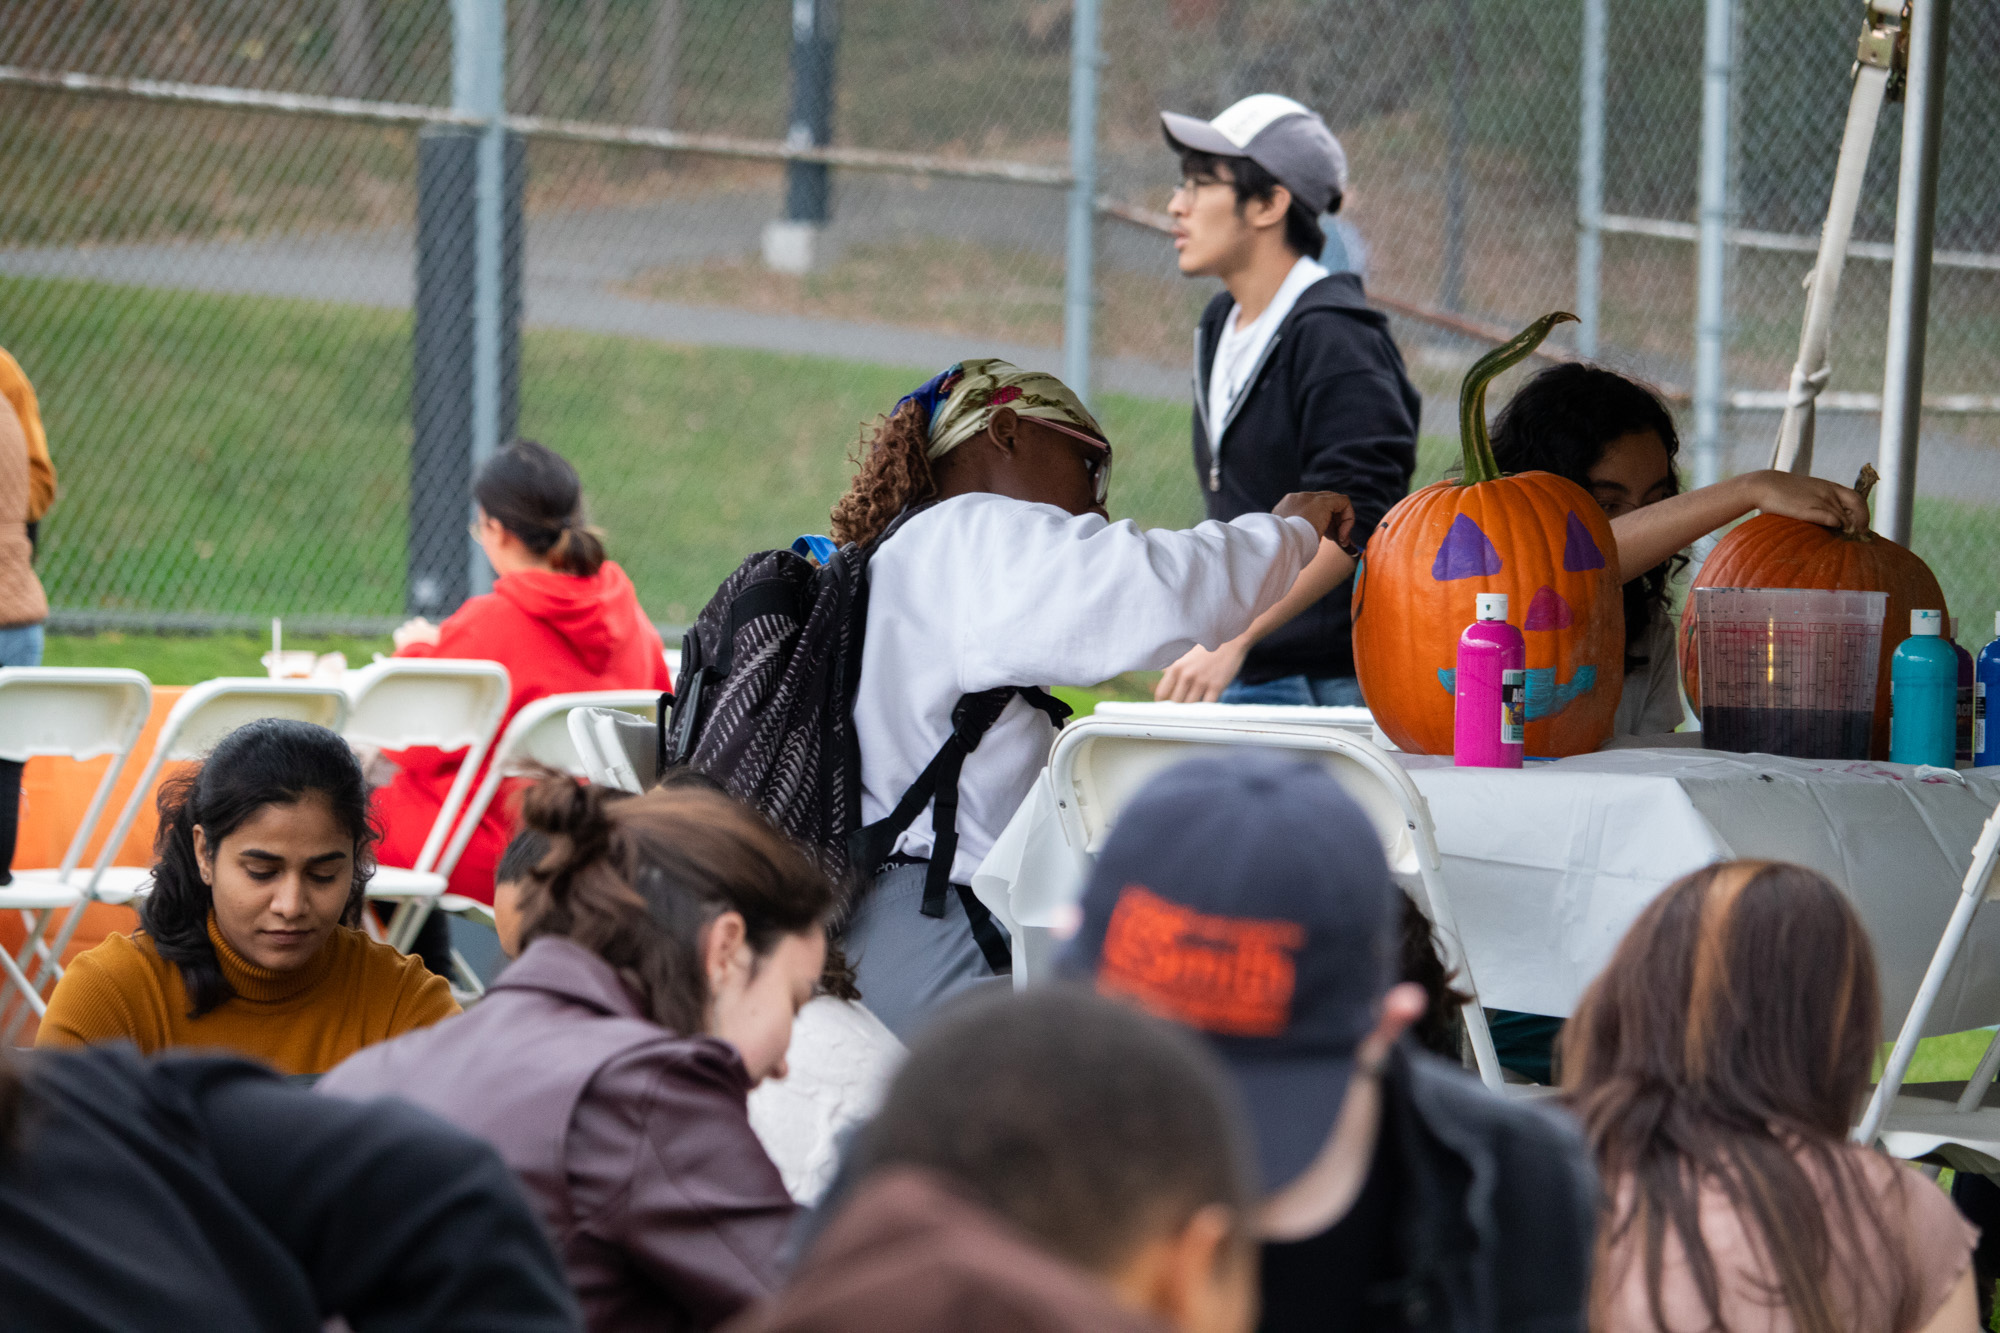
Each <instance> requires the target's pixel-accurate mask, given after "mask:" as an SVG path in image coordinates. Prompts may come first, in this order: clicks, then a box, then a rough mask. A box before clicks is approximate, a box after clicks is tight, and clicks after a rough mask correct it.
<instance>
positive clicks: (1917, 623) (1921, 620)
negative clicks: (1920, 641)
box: [1910, 611, 1944, 634]
mask: <svg viewBox="0 0 2000 1333" xmlns="http://www.w3.org/2000/svg"><path fill="white" fill-rule="evenodd" d="M1910 633H1912V634H1942V633H1944V612H1942V611H1912V612H1910Z"/></svg>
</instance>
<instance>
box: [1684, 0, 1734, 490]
mask: <svg viewBox="0 0 2000 1333" xmlns="http://www.w3.org/2000/svg"><path fill="white" fill-rule="evenodd" d="M1706 17H1707V21H1706V23H1705V25H1704V29H1703V36H1702V54H1701V166H1700V178H1699V179H1700V217H1699V223H1698V229H1697V235H1696V242H1695V244H1696V256H1695V315H1694V484H1695V485H1696V486H1708V485H1712V484H1714V483H1715V482H1717V481H1720V480H1721V479H1722V401H1723V394H1724V392H1725V389H1724V385H1723V378H1722V377H1723V367H1722V352H1723V339H1724V338H1725V336H1726V335H1727V332H1728V329H1727V318H1728V313H1727V310H1726V299H1727V287H1726V282H1727V276H1728V262H1729V253H1728V248H1727V247H1728V227H1729V205H1730V200H1729V79H1730V73H1731V69H1732V66H1733V64H1734V61H1735V52H1734V51H1733V50H1732V49H1731V48H1732V45H1733V42H1732V39H1733V38H1734V36H1735V19H1736V16H1735V4H1734V0H1708V4H1707V16H1706Z"/></svg>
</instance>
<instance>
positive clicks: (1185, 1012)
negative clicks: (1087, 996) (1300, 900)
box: [1097, 884, 1306, 1037]
mask: <svg viewBox="0 0 2000 1333" xmlns="http://www.w3.org/2000/svg"><path fill="white" fill-rule="evenodd" d="M1305 942H1306V931H1305V927H1304V926H1301V925H1299V924H1298V923H1297V922H1295V921H1256V920H1250V919H1247V918H1244V917H1233V916H1209V915H1207V914H1206V913H1203V912H1197V911H1195V910H1194V909H1193V908H1191V907H1182V906H1181V905H1180V904H1179V903H1171V902H1168V901H1167V900H1166V899H1165V898H1162V897H1160V896H1159V895H1158V894H1156V893H1153V892H1151V891H1150V890H1148V889H1146V888H1144V887H1142V886H1140V885H1137V884H1128V885H1126V886H1125V891H1124V892H1123V893H1122V894H1120V895H1119V898H1118V906H1117V907H1115V908H1113V909H1112V912H1111V922H1110V924H1109V925H1108V926H1107V927H1106V928H1105V932H1104V953H1103V959H1102V961H1101V962H1100V963H1099V965H1098V969H1097V988H1098V989H1099V990H1101V991H1103V992H1104V993H1105V994H1107V995H1127V996H1130V997H1131V998H1132V999H1134V1000H1137V1001H1138V1002H1139V1003H1140V1004H1142V1005H1144V1006H1145V1007H1146V1008H1147V1009H1149V1010H1151V1011H1152V1012H1153V1013H1155V1014H1158V1015H1159V1016H1160V1017H1162V1018H1171V1019H1174V1020H1176V1021H1177V1022H1181V1023H1185V1024H1187V1025H1188V1026H1189V1027H1195V1028H1200V1029H1201V1030H1202V1031H1204V1032H1214V1033H1218V1034H1220V1035H1222V1036H1227V1037H1275V1036H1277V1035H1278V1034H1279V1033H1281V1032H1283V1031H1284V1030H1285V1023H1286V1022H1287V1020H1288V1019H1289V1018H1290V1017H1291V1011H1292V988H1293V986H1294V985H1295V984H1296V983H1297V980H1298V975H1297V967H1296V965H1295V964H1294V962H1293V959H1292V955H1293V954H1295V953H1297V952H1298V951H1299V949H1300V948H1302V947H1303V946H1304V945H1305Z"/></svg>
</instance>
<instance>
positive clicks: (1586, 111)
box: [1576, 0, 1605, 356]
mask: <svg viewBox="0 0 2000 1333" xmlns="http://www.w3.org/2000/svg"><path fill="white" fill-rule="evenodd" d="M1604 3H1605V0H1583V38H1582V47H1583V51H1582V55H1583V58H1582V60H1581V62H1580V67H1581V69H1580V73H1579V75H1578V86H1577V104H1578V106H1579V107H1580V108H1581V113H1580V121H1579V124H1578V125H1577V136H1576V318H1577V325H1576V350H1577V351H1578V352H1580V353H1582V354H1583V355H1584V356H1596V355H1597V309H1598V291H1599V283H1600V281H1601V280H1602V274H1603V266H1604V232H1603V218H1604Z"/></svg>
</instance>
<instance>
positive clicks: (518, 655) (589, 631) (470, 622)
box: [375, 440, 673, 953]
mask: <svg viewBox="0 0 2000 1333" xmlns="http://www.w3.org/2000/svg"><path fill="white" fill-rule="evenodd" d="M472 494H473V498H474V499H475V500H476V501H477V502H478V505H479V519H478V521H477V522H476V523H474V524H473V535H474V536H475V537H477V538H478V540H479V548H480V549H481V550H482V551H484V552H486V559H487V560H488V561H489V562H490V563H491V564H492V566H493V573H494V575H495V577H494V580H493V591H492V592H490V593H486V594H484V595H482V596H479V597H473V598H469V599H468V600H467V601H466V602H465V604H464V605H463V606H461V607H459V608H458V610H457V611H454V612H453V613H452V614H451V616H450V617H449V618H447V619H446V620H445V622H444V624H442V625H433V624H431V623H430V622H429V621H428V620H424V619H423V618H421V617H419V618H417V619H414V620H411V621H408V622H407V623H405V624H404V625H403V626H402V628H400V629H398V630H397V631H396V655H397V656H398V657H470V658H483V659H487V660H490V661H494V662H498V663H500V664H501V665H502V666H505V667H506V668H507V674H508V676H509V677H511V678H512V680H513V697H512V698H510V699H509V700H508V701H507V716H506V718H505V719H503V720H502V722H501V727H502V729H503V730H504V729H505V727H506V724H507V722H509V721H512V720H513V717H514V714H516V713H518V712H520V711H521V709H522V708H523V707H525V706H526V705H528V704H530V703H533V702H534V701H535V700H537V699H541V698H546V697H547V696H549V695H551V694H567V693H570V692H572V691H576V690H662V691H664V690H670V689H672V688H673V679H672V676H671V675H670V674H669V672H668V670H667V660H666V655H665V650H664V648H663V646H662V645H661V643H660V635H659V631H657V630H655V629H654V628H653V622H652V621H650V620H648V619H647V618H646V613H645V611H644V610H643V609H642V608H641V607H640V605H639V597H638V594H637V593H635V592H634V591H633V590H632V580H631V579H629V578H627V577H626V576H625V571H624V570H622V569H620V568H619V567H618V565H617V563H616V562H615V561H611V560H607V559H605V558H604V545H603V542H602V541H601V540H600V534H599V533H598V532H597V530H596V529H594V528H592V527H590V526H589V525H588V523H587V522H586V521H585V519H584V511H583V483H582V481H581V480H579V479H578V477H577V475H576V469H575V468H573V467H571V466H570V464H569V460H567V459H565V458H564V457H563V456H562V455H561V454H558V453H556V452H555V451H554V450H552V449H546V448H544V447H542V446H541V445H539V444H536V443H535V442H534V441H532V440H516V441H515V442H514V443H513V444H510V445H508V446H507V447H506V448H505V449H503V450H501V451H500V452H499V453H497V454H495V455H494V456H493V457H492V458H491V459H489V460H488V461H487V463H486V466H485V467H483V468H481V469H480V470H479V476H478V479H477V480H476V481H475V482H474V483H473V487H472ZM461 755H462V752H453V753H443V752H441V751H438V750H434V749H430V748H427V747H426V748H418V749H409V750H394V751H389V752H388V753H387V757H388V759H389V760H390V761H391V762H393V763H395V764H396V765H397V766H398V768H399V769H400V770H401V771H400V772H398V773H397V774H396V777H395V780H394V781H392V782H390V783H389V784H388V785H387V786H385V787H382V788H380V789H378V790H377V791H376V793H375V813H376V816H377V817H378V818H379V819H380V820H381V821H382V827H383V835H382V841H381V844H380V846H379V847H378V848H377V856H378V858H379V859H380V861H381V863H382V864H383V865H385V866H405V867H407V866H410V865H414V864H415V862H416V859H417V853H418V852H419V851H420V850H422V848H423V845H424V838H425V837H426V836H427V835H428V834H429V833H430V829H431V825H432V823H433V822H435V821H436V819H437V814H438V810H439V808H440V807H441V806H442V805H443V804H444V798H445V794H446V792H448V791H449V790H450V788H451V783H452V779H453V778H455V777H457V776H458V765H459V761H460V758H461ZM518 785H519V784H517V783H509V784H508V786H507V787H506V788H504V789H503V790H502V792H501V794H500V796H499V798H498V799H496V800H495V801H494V802H493V804H492V805H491V806H489V807H488V808H487V811H486V816H485V818H484V819H482V820H481V821H480V824H479V829H478V831H477V832H475V833H474V834H473V835H472V840H471V842H469V843H468V844H467V845H466V848H465V853H464V855H463V856H461V857H460V858H459V862H458V865H457V866H456V867H454V868H453V870H452V873H451V891H452V892H453V893H460V894H464V895H465V896H466V897H468V898H473V899H476V900H478V901H479V902H483V903H490V902H492V901H493V872H494V870H495V868H496V867H497V866H498V865H499V863H500V855H501V853H502V852H503V851H505V850H506V847H507V841H508V839H509V838H511V837H513V835H514V822H515V821H514V810H513V805H514V802H513V801H512V800H510V799H509V797H511V796H512V795H513V794H514V788H515V787H517V786H518ZM433 919H434V920H435V919H436V918H433ZM427 953H428V951H427Z"/></svg>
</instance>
